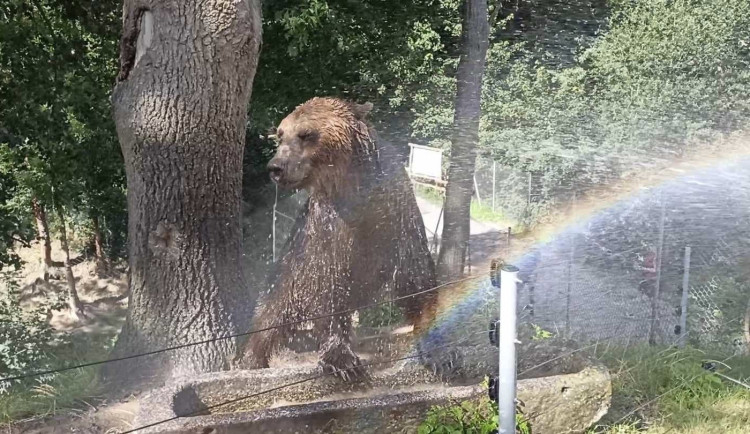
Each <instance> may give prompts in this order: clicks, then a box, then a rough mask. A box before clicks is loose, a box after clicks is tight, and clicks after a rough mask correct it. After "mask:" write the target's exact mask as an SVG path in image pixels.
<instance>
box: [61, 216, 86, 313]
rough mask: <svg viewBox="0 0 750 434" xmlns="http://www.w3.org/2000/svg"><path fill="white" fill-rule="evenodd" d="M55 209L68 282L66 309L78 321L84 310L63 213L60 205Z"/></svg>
mask: <svg viewBox="0 0 750 434" xmlns="http://www.w3.org/2000/svg"><path fill="white" fill-rule="evenodd" d="M55 210H56V211H57V218H58V219H60V245H61V246H62V249H63V253H64V254H65V261H64V263H63V264H64V267H65V279H66V281H67V283H68V309H69V310H70V316H71V318H73V319H74V320H76V321H78V320H79V319H80V316H83V315H84V312H83V304H82V303H81V299H80V298H78V290H77V289H76V279H75V276H74V275H73V266H72V265H71V264H70V248H69V246H68V229H67V225H66V223H65V213H64V212H63V210H62V207H61V206H60V205H55ZM79 315H80V316H79Z"/></svg>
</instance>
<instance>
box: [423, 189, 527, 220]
mask: <svg viewBox="0 0 750 434" xmlns="http://www.w3.org/2000/svg"><path fill="white" fill-rule="evenodd" d="M415 193H416V195H417V196H419V197H420V198H422V199H424V200H426V201H428V202H430V203H432V204H435V205H438V206H442V205H443V200H444V199H443V193H442V192H440V191H438V190H436V189H434V188H430V187H425V186H423V185H416V186H415ZM471 218H472V219H474V220H476V221H479V222H486V223H494V224H497V225H500V227H501V228H507V227H508V226H512V227H515V226H514V225H515V223H513V222H512V221H511V220H510V219H508V218H506V217H505V216H504V215H503V212H502V210H501V209H499V208H495V211H492V206H491V204H490V205H487V203H486V202H482V204H481V205H480V204H479V202H477V200H476V199H473V198H472V200H471Z"/></svg>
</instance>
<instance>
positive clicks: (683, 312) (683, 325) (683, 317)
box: [679, 246, 690, 347]
mask: <svg viewBox="0 0 750 434" xmlns="http://www.w3.org/2000/svg"><path fill="white" fill-rule="evenodd" d="M689 293H690V246H687V247H685V260H684V263H683V274H682V302H681V303H680V342H679V346H680V347H684V346H685V343H686V342H685V341H686V340H687V309H688V294H689Z"/></svg>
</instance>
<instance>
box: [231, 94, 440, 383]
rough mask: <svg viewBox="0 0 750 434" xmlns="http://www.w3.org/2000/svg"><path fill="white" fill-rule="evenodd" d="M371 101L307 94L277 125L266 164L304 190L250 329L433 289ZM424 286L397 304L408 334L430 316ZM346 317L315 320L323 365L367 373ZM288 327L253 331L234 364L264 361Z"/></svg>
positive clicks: (410, 205) (403, 180) (283, 183)
mask: <svg viewBox="0 0 750 434" xmlns="http://www.w3.org/2000/svg"><path fill="white" fill-rule="evenodd" d="M371 109H372V105H370V104H365V105H358V104H353V103H350V102H346V101H342V100H339V99H335V98H313V99H311V100H309V101H307V102H305V103H304V104H302V105H300V106H298V107H297V108H296V109H295V110H294V111H293V112H292V113H291V114H290V115H289V116H287V117H286V118H285V119H284V120H283V121H282V122H281V124H279V126H278V128H277V130H276V136H277V140H278V148H277V152H276V155H275V156H274V157H273V159H272V160H271V161H270V162H269V163H268V170H269V173H270V176H271V179H272V180H273V181H274V182H276V183H277V184H278V185H279V186H280V187H284V188H293V189H304V190H306V191H307V192H308V193H309V199H308V202H307V205H306V207H305V209H304V210H303V211H302V212H301V213H300V215H299V216H298V217H297V220H296V222H295V225H294V229H293V230H292V233H291V235H290V236H289V239H288V240H287V244H286V246H285V251H284V253H283V255H282V257H281V258H280V260H279V261H278V262H277V264H276V267H275V270H274V272H273V273H272V275H271V289H270V292H269V293H268V294H265V295H264V296H262V297H261V300H260V302H259V305H258V307H257V309H256V312H255V315H254V318H253V327H252V328H253V330H258V329H266V328H269V327H274V326H275V325H278V324H283V323H289V322H294V321H299V320H302V319H304V318H310V317H318V316H323V315H326V314H329V313H332V312H341V311H346V310H350V309H355V308H357V307H358V306H362V305H364V304H367V303H371V302H372V300H373V299H374V296H376V295H377V294H383V291H390V293H391V294H392V295H394V296H395V297H403V296H406V295H409V294H414V293H415V292H419V291H424V290H426V289H430V288H433V287H435V286H436V275H435V265H434V262H433V260H432V257H431V255H430V252H429V247H428V242H427V236H426V234H425V229H424V224H423V222H422V217H421V215H420V213H419V209H418V207H417V202H416V198H415V197H414V192H413V190H412V186H411V182H410V181H409V178H408V176H407V174H406V170H405V168H404V167H403V165H402V164H401V162H400V161H399V160H400V159H399V158H398V156H397V155H396V152H395V150H394V149H393V148H392V147H391V146H390V145H388V144H386V143H380V142H379V141H378V140H377V137H376V133H375V131H374V129H372V128H371V127H370V126H369V125H368V124H367V123H366V121H365V116H366V115H367V113H368V112H369V111H370V110H371ZM436 300H437V296H436V293H435V292H427V293H424V294H419V295H417V296H413V297H406V298H402V299H400V300H399V301H398V305H399V306H400V307H401V308H402V309H403V310H404V313H405V315H406V318H407V320H408V321H409V322H410V323H411V324H413V325H414V327H415V331H418V330H421V329H422V328H424V327H425V325H426V322H427V321H429V320H430V319H431V317H432V316H433V315H434V313H435V309H436ZM351 320H352V316H351V314H350V313H349V314H342V315H337V316H330V317H326V318H322V319H318V320H315V321H313V331H314V335H315V337H316V339H317V342H318V345H319V351H320V364H321V365H322V367H323V369H324V370H325V371H326V372H334V373H337V374H339V375H340V376H341V377H343V378H344V379H349V378H352V377H358V376H360V375H364V370H362V368H361V362H360V360H359V357H358V356H357V355H356V354H355V353H354V352H353V351H352V349H351V347H350V343H351V341H350V339H351V328H352V324H351ZM291 332H293V327H292V326H289V327H280V328H271V329H270V330H267V331H264V332H261V333H254V334H252V335H251V336H250V338H249V340H248V342H247V344H246V346H245V348H244V351H243V354H242V357H241V361H240V364H241V365H242V366H244V367H248V368H265V367H268V362H269V359H270V357H271V355H272V353H273V351H274V350H275V349H276V348H277V347H279V346H280V344H281V343H282V342H285V341H287V339H288V337H289V335H290V333H291Z"/></svg>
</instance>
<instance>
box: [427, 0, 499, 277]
mask: <svg viewBox="0 0 750 434" xmlns="http://www.w3.org/2000/svg"><path fill="white" fill-rule="evenodd" d="M487 20H488V12H487V0H466V1H465V2H464V4H463V20H462V31H461V57H460V59H459V61H458V70H457V72H456V82H457V84H456V102H455V109H456V112H455V115H454V120H453V132H452V136H451V156H450V168H449V170H448V185H447V187H446V191H445V206H444V211H443V213H444V220H443V222H444V223H443V236H442V238H441V240H440V254H439V256H438V263H437V268H438V278H439V279H440V280H442V281H447V280H453V279H455V278H457V277H460V276H461V275H462V274H463V269H464V262H465V260H466V246H467V245H468V241H469V222H470V215H469V213H470V208H471V196H472V192H473V179H474V166H475V163H476V156H477V154H476V149H477V144H478V142H479V119H480V117H481V109H480V102H481V93H482V79H483V76H484V65H485V62H486V57H487V48H488V45H489V23H488V21H487Z"/></svg>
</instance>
